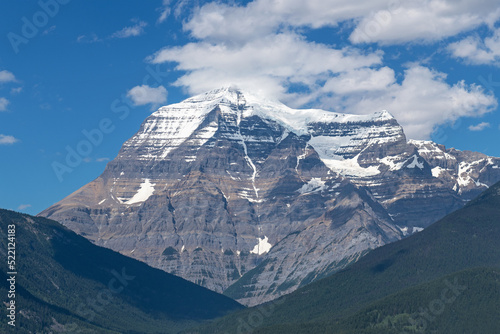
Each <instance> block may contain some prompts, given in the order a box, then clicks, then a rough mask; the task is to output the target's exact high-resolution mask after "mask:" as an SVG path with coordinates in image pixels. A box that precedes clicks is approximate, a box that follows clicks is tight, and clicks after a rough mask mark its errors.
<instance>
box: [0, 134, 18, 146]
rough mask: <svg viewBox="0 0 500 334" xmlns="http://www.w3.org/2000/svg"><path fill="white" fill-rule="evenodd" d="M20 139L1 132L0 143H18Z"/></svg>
mask: <svg viewBox="0 0 500 334" xmlns="http://www.w3.org/2000/svg"><path fill="white" fill-rule="evenodd" d="M18 141H19V140H18V139H16V138H14V137H13V136H7V135H2V134H0V145H11V144H14V143H17V142H18Z"/></svg>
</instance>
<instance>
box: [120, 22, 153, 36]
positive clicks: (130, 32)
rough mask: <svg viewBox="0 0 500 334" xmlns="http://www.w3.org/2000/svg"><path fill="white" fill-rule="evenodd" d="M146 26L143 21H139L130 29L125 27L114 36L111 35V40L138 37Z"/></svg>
mask: <svg viewBox="0 0 500 334" xmlns="http://www.w3.org/2000/svg"><path fill="white" fill-rule="evenodd" d="M147 25H148V24H147V23H146V22H144V21H139V22H137V24H135V25H133V26H130V27H125V28H123V29H121V30H119V31H117V32H115V33H114V34H112V35H111V38H128V37H135V36H140V35H142V34H143V33H144V27H146V26H147Z"/></svg>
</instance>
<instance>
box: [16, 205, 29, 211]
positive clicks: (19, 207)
mask: <svg viewBox="0 0 500 334" xmlns="http://www.w3.org/2000/svg"><path fill="white" fill-rule="evenodd" d="M29 208H31V204H21V205H19V206H18V207H17V209H18V210H19V211H24V210H26V209H29Z"/></svg>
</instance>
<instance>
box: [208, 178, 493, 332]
mask: <svg viewBox="0 0 500 334" xmlns="http://www.w3.org/2000/svg"><path fill="white" fill-rule="evenodd" d="M499 272H500V183H497V184H496V185H494V186H492V187H491V188H490V189H488V190H487V191H485V192H484V193H482V194H481V195H480V196H478V197H477V198H476V199H475V200H473V201H471V202H470V203H469V204H468V205H467V206H466V207H464V208H463V209H460V210H458V211H456V212H454V213H452V214H451V215H449V216H447V217H445V218H444V219H442V220H440V221H439V222H436V223H435V224H433V225H431V226H430V227H428V228H427V229H425V230H424V231H422V232H420V233H417V234H415V235H413V236H411V237H408V238H406V239H404V240H401V241H398V242H395V243H392V244H389V245H385V246H383V247H380V248H378V249H376V250H374V251H372V252H370V253H369V254H367V255H366V256H365V257H363V258H361V259H360V260H359V261H358V262H357V263H355V264H353V265H351V266H349V267H348V268H346V269H345V270H343V271H341V272H338V273H336V274H334V275H332V276H330V277H327V278H325V279H322V280H320V281H317V282H314V283H311V284H310V285H308V286H306V287H304V288H301V289H299V290H297V291H295V292H293V293H291V294H290V295H288V296H285V297H282V298H281V299H279V300H277V301H275V302H271V303H269V304H268V305H263V306H261V307H260V309H261V310H264V309H265V310H266V312H263V311H262V312H260V314H261V320H260V321H259V323H258V324H257V325H256V326H251V327H252V329H254V328H257V330H256V331H255V333H285V332H286V333H314V332H318V331H319V332H321V331H322V330H323V329H325V328H329V329H330V330H332V331H333V332H338V333H393V332H397V333H401V331H403V330H404V331H407V332H408V333H430V332H431V331H428V330H427V331H426V330H425V329H422V328H423V327H424V323H423V321H422V320H421V319H422V317H423V316H422V315H419V313H421V312H422V311H421V310H420V307H424V308H425V307H427V308H429V307H430V306H429V305H430V304H431V303H433V304H432V305H433V306H432V305H431V306H432V307H438V306H439V305H442V303H439V300H440V299H441V298H443V296H444V293H442V291H443V289H445V288H447V287H448V289H451V286H456V287H459V288H456V290H457V299H456V303H455V302H454V303H451V302H450V303H448V304H452V305H448V304H446V303H445V304H446V310H443V312H441V311H439V309H438V311H436V309H434V310H435V312H434V313H436V314H434V315H432V314H431V316H432V318H435V319H433V320H432V321H429V320H428V321H427V325H428V329H433V330H436V331H437V333H453V329H456V328H457V325H453V326H450V325H449V324H450V322H456V323H457V324H462V325H463V324H465V323H467V322H469V323H470V324H475V323H482V325H483V327H480V328H485V330H487V331H477V330H475V329H471V328H470V327H469V326H465V325H464V327H463V331H456V333H477V332H481V333H498V331H499V330H500V327H499V322H498V319H499V318H498V317H493V315H498V311H499V310H500V298H498V296H499V295H500V290H499V289H500V284H499ZM463 286H465V288H463ZM446 298H451V297H450V294H449V293H448V294H447V295H446ZM436 300H437V301H436ZM440 307H441V308H442V306H440ZM490 307H492V309H490ZM258 310H259V308H252V309H248V310H245V311H243V312H240V313H236V314H234V315H230V316H228V317H227V318H223V319H221V320H219V321H218V322H216V323H215V324H213V325H212V326H209V327H206V328H204V329H203V330H202V331H201V332H203V333H215V332H225V331H227V332H232V331H236V330H237V329H238V327H239V326H242V323H241V322H238V321H237V320H238V319H244V320H246V319H250V318H251V315H252V314H255V312H259V311H258ZM269 310H271V311H269ZM481 310H485V311H486V312H484V313H481V312H479V311H481ZM438 313H439V314H438ZM262 314H265V316H262ZM458 315H459V316H458ZM440 317H441V318H440ZM410 318H412V319H413V320H415V322H419V321H420V324H419V326H416V325H415V326H416V327H415V326H413V327H412V325H411V324H412V322H411V321H410ZM455 318H459V319H455ZM419 319H420V320H419ZM246 325H247V326H248V323H246ZM393 325H394V326H393ZM458 326H459V325H458ZM241 328H243V327H241ZM491 328H494V329H495V330H494V331H492V330H491ZM333 329H335V330H333Z"/></svg>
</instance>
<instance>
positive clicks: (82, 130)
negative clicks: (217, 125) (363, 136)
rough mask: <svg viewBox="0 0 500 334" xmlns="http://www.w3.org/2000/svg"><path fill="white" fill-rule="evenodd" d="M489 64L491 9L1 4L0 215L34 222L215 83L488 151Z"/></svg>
mask: <svg viewBox="0 0 500 334" xmlns="http://www.w3.org/2000/svg"><path fill="white" fill-rule="evenodd" d="M499 66H500V5H498V2H497V1H491V0H479V1H449V0H410V1H398V0H360V1H357V2H352V1H347V0H335V1H333V0H331V1H325V0H322V1H320V0H310V1H301V0H281V1H278V0H267V1H265V0H254V1H230V2H217V3H216V2H211V1H201V0H200V1H197V0H179V1H175V0H172V1H168V0H164V1H161V0H150V1H127V2H123V1H118V0H107V1H97V0H90V1H81V0H41V1H22V2H14V1H3V2H1V3H0V156H1V157H2V163H1V167H0V207H2V208H8V209H13V210H20V211H23V212H27V213H31V214H35V213H38V212H40V211H41V210H43V209H45V208H46V207H48V206H50V205H51V204H53V203H55V202H57V201H58V200H60V199H62V198H64V197H65V196H67V195H69V194H70V193H72V192H73V191H75V190H77V189H78V188H80V187H81V186H83V185H85V184H86V183H88V182H89V181H91V180H93V179H95V178H96V177H98V176H99V174H100V173H101V172H102V171H103V170H104V168H105V166H106V163H107V162H108V161H109V160H112V159H113V158H114V157H115V156H116V154H117V153H118V150H119V149H120V146H121V144H122V143H123V142H124V141H125V140H127V139H128V138H130V137H131V136H132V135H133V134H134V133H135V132H136V131H137V130H138V128H139V126H140V124H141V122H142V121H143V120H144V119H145V118H146V117H147V116H148V115H149V114H150V113H151V112H152V111H154V110H155V109H156V108H157V107H158V106H161V105H165V104H170V103H175V102H179V101H181V100H183V99H185V98H187V97H189V96H190V95H192V94H196V93H201V92H203V91H206V90H209V89H213V88H217V87H219V86H222V85H227V84H236V85H238V86H240V87H241V88H243V89H247V90H252V91H254V92H257V93H259V94H262V95H267V96H269V97H272V98H277V99H280V100H281V101H282V102H284V103H286V104H288V105H290V106H292V107H319V108H323V109H326V110H331V111H338V112H346V113H356V114H366V113H371V112H375V111H379V110H382V109H386V110H388V111H390V112H391V113H392V114H393V115H394V116H395V117H396V118H397V119H398V121H399V122H400V124H402V125H403V127H404V129H405V132H406V133H407V136H408V137H409V138H415V139H432V140H434V141H436V142H438V143H440V144H444V145H446V146H447V147H455V148H457V149H461V150H475V151H480V152H483V153H486V154H488V155H492V156H500V146H499V145H498V142H499V138H500V115H499V111H498V102H497V100H498V96H500V72H499ZM88 143H90V145H89V144H88ZM71 152H76V154H75V153H71ZM76 155H78V156H76Z"/></svg>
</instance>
